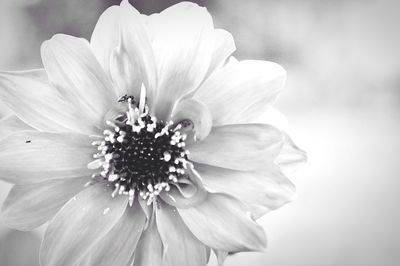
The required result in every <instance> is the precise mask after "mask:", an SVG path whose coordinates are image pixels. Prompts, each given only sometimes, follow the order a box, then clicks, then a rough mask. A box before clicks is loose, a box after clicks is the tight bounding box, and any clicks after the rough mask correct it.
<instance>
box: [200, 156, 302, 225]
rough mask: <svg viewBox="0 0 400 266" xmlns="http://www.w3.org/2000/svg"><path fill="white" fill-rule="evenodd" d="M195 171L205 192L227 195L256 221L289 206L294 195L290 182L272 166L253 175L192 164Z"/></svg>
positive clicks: (252, 173) (251, 173)
mask: <svg viewBox="0 0 400 266" xmlns="http://www.w3.org/2000/svg"><path fill="white" fill-rule="evenodd" d="M195 167H196V170H197V171H198V172H199V174H200V176H201V177H202V178H203V184H204V186H205V187H206V188H207V190H209V191H211V192H220V193H225V194H229V195H231V196H233V197H235V198H237V199H239V200H240V201H242V202H244V203H246V204H247V205H249V207H250V208H251V210H252V213H253V214H254V217H257V218H259V217H260V216H261V215H263V214H265V213H266V212H267V211H269V210H274V209H277V208H279V207H281V206H282V205H284V204H285V203H288V202H290V201H291V200H292V199H293V197H294V195H295V187H294V185H293V184H292V182H290V180H289V179H288V178H286V177H285V176H284V175H283V174H282V172H281V171H280V169H279V167H278V166H276V165H274V164H270V165H269V166H268V167H265V169H264V170H260V171H257V172H246V171H235V170H230V169H224V168H219V167H213V166H209V165H200V164H196V165H195Z"/></svg>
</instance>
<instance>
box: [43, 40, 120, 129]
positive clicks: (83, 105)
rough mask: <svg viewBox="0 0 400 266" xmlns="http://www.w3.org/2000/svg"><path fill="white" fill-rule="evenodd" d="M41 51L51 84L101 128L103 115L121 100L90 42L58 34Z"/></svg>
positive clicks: (83, 114)
mask: <svg viewBox="0 0 400 266" xmlns="http://www.w3.org/2000/svg"><path fill="white" fill-rule="evenodd" d="M41 52H42V60H43V65H44V68H45V69H46V72H47V74H48V76H49V79H50V82H51V83H52V84H53V85H54V86H56V87H57V88H58V89H59V90H60V93H61V94H62V96H63V97H64V98H65V99H66V100H67V101H69V102H74V103H77V107H79V111H80V112H81V115H82V116H86V117H88V118H89V121H91V123H92V125H96V126H97V127H98V128H99V129H101V128H102V125H103V116H104V115H105V113H106V112H107V111H108V110H109V109H110V108H111V107H112V104H113V103H114V102H113V101H116V100H117V98H118V97H117V95H116V94H115V93H114V90H113V88H112V84H111V81H110V80H109V79H108V78H107V76H106V75H105V73H104V71H103V69H102V68H101V66H100V64H99V62H98V61H97V60H96V58H95V56H94V55H93V53H92V51H91V50H90V46H89V42H88V41H86V40H85V39H81V38H76V37H72V36H68V35H62V34H57V35H54V36H53V38H51V39H50V40H48V41H45V42H44V43H43V44H42V47H41Z"/></svg>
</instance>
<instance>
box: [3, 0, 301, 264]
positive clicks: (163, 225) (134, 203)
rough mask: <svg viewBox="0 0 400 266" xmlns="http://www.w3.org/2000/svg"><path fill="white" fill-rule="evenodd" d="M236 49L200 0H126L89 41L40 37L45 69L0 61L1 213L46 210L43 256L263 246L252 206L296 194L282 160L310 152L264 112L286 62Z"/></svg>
mask: <svg viewBox="0 0 400 266" xmlns="http://www.w3.org/2000/svg"><path fill="white" fill-rule="evenodd" d="M234 50H235V45H234V42H233V39H232V37H231V35H230V34H229V33H228V32H226V31H224V30H221V29H215V28H214V26H213V22H212V19H211V17H210V15H209V13H208V12H207V10H206V9H205V8H201V7H199V6H197V5H195V4H193V3H188V2H183V3H180V4H177V5H174V6H172V7H170V8H168V9H166V10H164V11H163V12H161V13H160V14H153V15H151V16H145V15H141V14H139V12H138V11H137V10H135V9H134V8H133V7H132V6H131V5H130V4H129V3H128V1H123V2H122V3H121V5H120V6H112V7H110V8H109V9H107V10H106V11H105V12H104V13H103V14H102V15H101V17H100V19H99V21H98V23H97V25H96V27H95V29H94V32H93V35H92V37H91V40H90V42H88V41H86V40H85V39H81V38H76V37H72V36H68V35H55V36H54V37H53V38H52V39H50V40H48V41H46V42H44V43H43V45H42V48H41V55H42V60H43V65H44V69H38V70H30V71H24V72H1V73H0V101H2V102H3V103H4V104H6V105H7V106H8V107H9V108H10V109H11V110H12V111H13V114H12V115H10V116H8V117H6V118H4V119H2V120H1V121H0V178H1V179H2V180H5V181H7V182H10V183H13V184H14V187H13V188H12V190H11V191H10V193H9V195H8V197H7V199H6V201H5V203H4V205H3V208H2V214H1V215H2V219H3V222H4V223H5V224H7V225H8V226H10V227H12V228H15V229H18V230H32V229H34V228H36V227H38V226H40V225H42V224H45V223H46V222H49V225H48V227H47V230H46V232H45V234H44V237H43V242H42V246H41V251H40V252H41V253H40V260H41V265H42V266H47V265H57V266H59V265H143V266H147V265H171V266H175V265H193V266H200V265H206V264H207V262H208V259H209V256H210V250H213V251H214V252H215V253H216V255H217V256H218V258H219V261H220V262H221V263H222V261H223V259H224V257H225V256H226V254H228V253H231V252H232V253H235V252H241V251H253V250H256V251H257V250H263V249H264V248H265V246H266V237H265V234H264V231H263V229H262V227H261V226H259V225H258V224H257V223H256V219H258V218H259V217H261V216H262V215H264V214H265V213H267V212H268V211H270V210H273V209H276V208H278V207H280V206H282V205H283V204H285V203H287V202H288V201H290V200H291V198H292V197H293V194H294V186H293V185H292V183H291V182H290V181H289V180H288V179H287V178H286V177H285V175H284V174H283V173H282V171H281V168H282V167H286V166H290V165H293V164H295V163H298V162H301V161H303V160H304V159H305V156H304V153H303V152H302V151H301V150H299V149H298V148H297V147H296V146H295V145H294V144H293V142H292V141H291V140H290V138H289V137H288V135H287V134H286V133H284V132H283V131H282V130H280V129H278V128H277V127H274V126H272V125H269V124H266V123H265V122H266V121H263V117H265V116H264V115H265V113H266V112H271V111H273V109H271V105H272V103H273V102H274V101H275V99H276V97H277V95H278V93H279V92H280V90H281V88H282V86H283V84H284V80H285V76H286V73H285V71H284V70H283V69H282V67H280V66H279V65H277V64H275V63H272V62H266V61H254V60H252V61H237V60H236V59H235V58H233V57H232V56H231V54H232V53H233V52H234ZM273 113H276V112H275V111H273ZM264 120H265V119H264ZM263 122H264V123H263Z"/></svg>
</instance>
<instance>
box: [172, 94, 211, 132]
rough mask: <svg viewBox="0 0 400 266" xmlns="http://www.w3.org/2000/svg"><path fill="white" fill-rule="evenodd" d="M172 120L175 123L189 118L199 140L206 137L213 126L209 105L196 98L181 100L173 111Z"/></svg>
mask: <svg viewBox="0 0 400 266" xmlns="http://www.w3.org/2000/svg"><path fill="white" fill-rule="evenodd" d="M171 120H172V121H174V122H175V123H179V122H181V121H185V120H189V121H190V122H191V123H192V124H193V130H194V131H195V138H196V139H198V140H203V139H205V138H206V137H207V136H208V134H209V133H210V131H211V128H212V117H211V114H210V112H209V111H208V108H207V106H205V105H204V104H203V103H201V102H199V101H196V100H194V99H184V100H181V101H179V102H178V104H177V105H176V106H175V108H174V110H173V111H172V115H171Z"/></svg>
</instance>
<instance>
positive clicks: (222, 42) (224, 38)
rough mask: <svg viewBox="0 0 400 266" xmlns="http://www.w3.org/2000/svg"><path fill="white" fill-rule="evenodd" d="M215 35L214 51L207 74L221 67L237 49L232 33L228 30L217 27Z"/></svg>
mask: <svg viewBox="0 0 400 266" xmlns="http://www.w3.org/2000/svg"><path fill="white" fill-rule="evenodd" d="M214 36H215V40H214V41H215V43H214V51H213V55H212V58H211V62H210V67H209V68H208V73H207V75H206V76H209V75H211V74H212V73H213V72H214V71H215V70H216V69H218V68H219V67H221V66H222V65H223V64H224V63H225V62H226V60H227V59H228V58H229V56H230V55H231V54H232V53H233V52H234V51H235V50H236V45H235V41H234V40H233V37H232V34H230V33H229V32H227V31H226V30H222V29H215V31H214Z"/></svg>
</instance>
